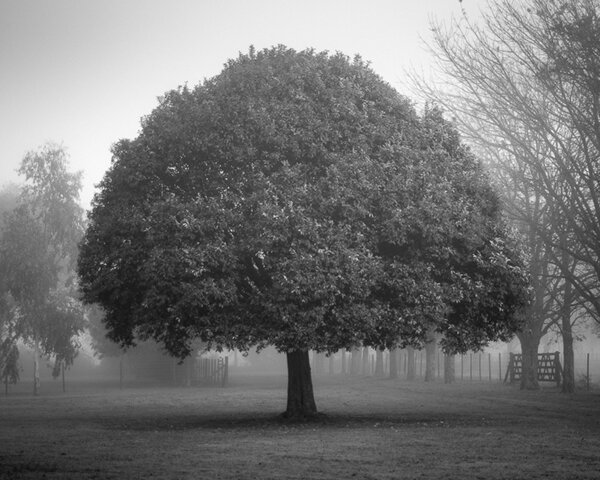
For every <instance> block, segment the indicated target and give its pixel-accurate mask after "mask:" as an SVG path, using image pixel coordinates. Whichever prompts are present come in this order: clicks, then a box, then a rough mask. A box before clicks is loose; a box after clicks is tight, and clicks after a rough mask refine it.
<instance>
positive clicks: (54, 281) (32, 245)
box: [0, 144, 84, 394]
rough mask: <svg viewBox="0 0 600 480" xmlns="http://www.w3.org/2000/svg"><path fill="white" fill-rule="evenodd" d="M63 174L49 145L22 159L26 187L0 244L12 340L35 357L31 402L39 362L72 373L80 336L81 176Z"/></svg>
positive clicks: (63, 164)
mask: <svg viewBox="0 0 600 480" xmlns="http://www.w3.org/2000/svg"><path fill="white" fill-rule="evenodd" d="M67 168H68V161H67V156H66V153H65V151H64V149H63V148H62V147H59V146H56V145H53V144H47V145H45V146H43V147H42V148H41V149H40V150H38V151H33V152H29V153H27V154H26V155H25V157H24V159H23V161H22V164H21V168H20V169H19V173H21V174H22V175H24V176H25V181H26V183H25V184H24V186H23V189H22V193H21V195H20V197H19V201H18V205H17V206H16V208H15V209H14V210H13V211H12V212H11V213H9V214H8V215H7V216H6V217H5V224H4V228H3V235H2V239H1V243H0V260H1V261H0V269H1V271H0V275H1V276H2V277H3V280H4V281H3V288H4V294H5V295H10V297H11V298H12V299H13V300H14V304H15V305H14V308H15V311H16V314H15V315H14V316H13V319H14V328H13V332H15V334H16V335H17V336H18V338H20V339H21V340H23V341H24V342H25V343H26V344H29V345H31V346H32V347H33V350H34V393H35V394H37V393H38V390H39V356H40V354H42V355H46V356H54V357H55V358H56V361H57V363H60V364H64V365H66V366H69V365H71V364H72V363H73V360H74V358H75V355H76V351H77V348H78V340H77V338H78V335H79V333H81V332H82V331H83V328H84V318H83V314H82V310H81V306H80V303H79V301H78V300H77V299H76V295H77V292H76V278H75V275H74V265H75V260H76V258H77V251H78V241H79V240H80V238H81V235H82V233H83V210H82V208H81V207H80V206H79V205H78V203H77V201H78V197H79V191H80V189H81V178H80V177H81V175H80V174H79V173H76V174H73V173H70V172H69V171H68V169H67Z"/></svg>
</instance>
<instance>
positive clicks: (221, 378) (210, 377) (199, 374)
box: [194, 357, 229, 387]
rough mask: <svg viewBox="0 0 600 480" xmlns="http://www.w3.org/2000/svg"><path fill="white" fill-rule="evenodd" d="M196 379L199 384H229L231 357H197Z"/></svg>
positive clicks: (222, 385)
mask: <svg viewBox="0 0 600 480" xmlns="http://www.w3.org/2000/svg"><path fill="white" fill-rule="evenodd" d="M194 373H195V375H194V377H195V378H194V380H195V383H196V384H198V385H218V386H221V387H224V386H225V385H227V377H228V375H229V358H228V357H219V358H197V359H196V365H195V371H194Z"/></svg>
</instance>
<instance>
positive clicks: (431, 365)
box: [425, 335, 437, 382]
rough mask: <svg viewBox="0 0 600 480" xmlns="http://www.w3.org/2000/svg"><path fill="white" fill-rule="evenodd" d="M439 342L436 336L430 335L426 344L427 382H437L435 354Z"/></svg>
mask: <svg viewBox="0 0 600 480" xmlns="http://www.w3.org/2000/svg"><path fill="white" fill-rule="evenodd" d="M436 347H437V341H436V339H435V336H434V335H429V340H428V341H427V343H426V344H425V381H426V382H433V381H434V380H435V354H436V351H437V348H436Z"/></svg>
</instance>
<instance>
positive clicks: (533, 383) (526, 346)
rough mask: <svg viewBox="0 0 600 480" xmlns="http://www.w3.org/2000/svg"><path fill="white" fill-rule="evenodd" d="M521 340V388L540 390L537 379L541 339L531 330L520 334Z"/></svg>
mask: <svg viewBox="0 0 600 480" xmlns="http://www.w3.org/2000/svg"><path fill="white" fill-rule="evenodd" d="M518 337H519V341H520V342H521V353H522V354H523V355H522V357H521V358H522V368H521V390H539V388H540V384H539V383H538V379H537V371H538V347H539V344H540V339H539V337H538V336H537V335H533V334H532V332H531V331H528V332H521V333H519V335H518Z"/></svg>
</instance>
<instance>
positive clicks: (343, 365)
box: [341, 349, 348, 375]
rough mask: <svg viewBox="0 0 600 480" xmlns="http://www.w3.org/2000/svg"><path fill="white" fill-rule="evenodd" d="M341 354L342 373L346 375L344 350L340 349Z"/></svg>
mask: <svg viewBox="0 0 600 480" xmlns="http://www.w3.org/2000/svg"><path fill="white" fill-rule="evenodd" d="M341 354H342V375H346V374H347V373H348V371H347V368H346V350H344V349H342V350H341Z"/></svg>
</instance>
